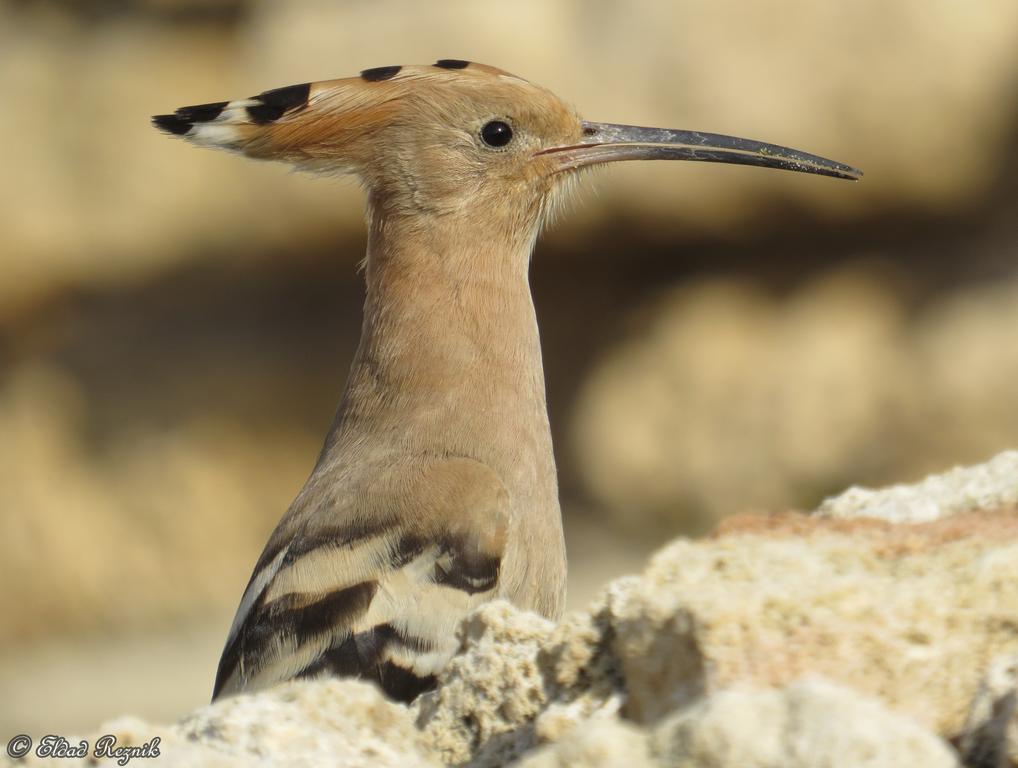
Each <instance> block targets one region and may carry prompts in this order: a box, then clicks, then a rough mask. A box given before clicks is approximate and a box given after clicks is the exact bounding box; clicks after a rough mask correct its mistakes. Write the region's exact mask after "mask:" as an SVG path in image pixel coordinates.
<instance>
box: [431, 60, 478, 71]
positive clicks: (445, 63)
mask: <svg viewBox="0 0 1018 768" xmlns="http://www.w3.org/2000/svg"><path fill="white" fill-rule="evenodd" d="M435 66H436V67H439V68H441V69H466V68H467V67H469V66H470V62H469V61H464V60H463V59H439V60H438V61H436V62H435Z"/></svg>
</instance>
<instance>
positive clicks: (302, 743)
mask: <svg viewBox="0 0 1018 768" xmlns="http://www.w3.org/2000/svg"><path fill="white" fill-rule="evenodd" d="M103 734H112V735H114V736H115V737H116V739H117V743H118V745H120V746H132V745H134V746H140V745H142V744H144V743H146V742H149V741H150V740H151V739H153V738H154V737H159V739H160V742H159V744H158V749H159V755H158V757H157V758H155V759H154V760H153V764H158V765H159V766H160V768H248V767H249V766H287V768H319V766H326V765H341V766H344V767H345V768H429V767H430V768H436V766H437V765H438V763H437V762H436V761H434V760H432V759H431V758H430V757H429V756H428V753H427V751H426V748H425V747H424V746H423V745H421V743H420V734H419V732H418V731H417V730H416V729H415V728H414V726H413V723H412V721H411V720H410V717H409V715H408V713H407V711H406V708H405V707H403V706H400V705H398V704H393V703H391V702H389V701H387V700H386V699H385V698H384V697H383V696H382V694H381V693H380V692H379V691H378V690H377V689H376V688H375V687H374V686H371V685H368V684H366V683H361V682H357V681H354V680H323V681H308V682H295V683H287V684H284V685H282V686H279V687H276V688H273V689H271V690H268V691H265V692H261V693H256V694H252V695H245V696H235V697H232V698H228V699H223V700H221V701H218V702H216V703H215V704H212V705H210V706H207V707H203V708H202V709H199V710H196V711H195V712H193V713H192V714H191V715H189V716H188V717H186V718H184V719H183V720H181V721H180V722H178V723H177V724H176V725H173V726H155V725H152V724H149V723H146V722H144V721H142V720H139V719H137V718H124V719H121V720H118V721H114V722H112V723H108V724H107V725H105V726H103V727H101V728H100V729H99V730H98V732H97V733H96V735H94V736H91V737H87V741H88V743H89V745H90V747H94V745H95V743H96V739H97V738H98V737H99V736H100V735H103ZM69 741H70V742H71V743H72V744H77V743H78V742H79V740H78V739H76V738H71V739H69ZM22 764H23V765H30V766H52V768H58V767H59V768H83V767H84V766H89V767H90V768H91V766H114V765H116V761H115V760H112V759H106V760H100V761H98V762H96V761H93V760H91V759H90V758H87V757H86V758H83V759H81V760H76V759H66V758H50V759H41V758H37V757H34V756H30V757H29V758H28V759H27V760H26V761H25V762H24V763H19V765H22ZM130 764H132V765H135V766H139V765H148V764H149V760H143V759H141V758H137V759H135V760H132V761H131V763H130Z"/></svg>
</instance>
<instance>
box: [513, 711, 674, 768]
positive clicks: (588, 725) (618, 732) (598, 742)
mask: <svg viewBox="0 0 1018 768" xmlns="http://www.w3.org/2000/svg"><path fill="white" fill-rule="evenodd" d="M517 765H518V766H519V768H578V767H579V766H582V767H583V768H618V766H626V768H655V767H656V766H658V765H660V764H659V763H658V762H657V761H656V760H655V759H654V758H653V757H651V754H650V746H649V739H648V736H647V733H646V732H645V731H644V730H643V729H642V728H637V727H636V726H634V725H631V724H630V723H627V722H625V721H622V720H612V719H609V718H604V717H596V718H593V719H591V720H587V721H586V722H584V723H583V724H582V725H580V726H579V727H577V728H576V729H575V730H573V731H571V732H570V733H569V734H568V735H566V736H565V737H564V738H563V739H562V740H561V741H559V742H558V743H556V744H551V745H547V746H544V747H541V748H540V749H538V750H535V751H534V753H533V754H531V755H529V756H528V757H526V758H525V759H523V760H521V761H520V762H519V763H518V764H517Z"/></svg>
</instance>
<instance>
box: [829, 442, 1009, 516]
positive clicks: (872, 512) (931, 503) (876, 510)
mask: <svg viewBox="0 0 1018 768" xmlns="http://www.w3.org/2000/svg"><path fill="white" fill-rule="evenodd" d="M1016 506H1018V451H1005V452H1004V453H1001V454H998V455H997V456H995V457H994V458H993V459H991V460H990V461H988V462H986V463H985V464H980V465H978V466H975V467H956V468H955V469H953V470H951V471H950V472H945V473H944V474H941V475H931V476H930V477H928V478H926V479H925V480H923V481H922V482H920V483H916V484H914V485H895V486H892V487H890V488H882V489H880V490H876V491H874V490H870V489H868V488H857V487H853V488H849V489H848V490H847V491H845V492H844V493H842V494H840V495H838V496H835V497H834V498H831V499H827V500H826V501H825V502H824V503H823V504H821V505H820V507H819V509H817V511H816V514H817V515H818V516H820V517H832V518H843V519H850V518H858V517H873V518H878V519H880V520H887V521H888V522H891V523H923V522H928V521H930V520H938V519H940V518H943V517H948V516H950V515H956V514H959V513H962V512H972V511H974V510H978V509H999V508H1003V507H1016Z"/></svg>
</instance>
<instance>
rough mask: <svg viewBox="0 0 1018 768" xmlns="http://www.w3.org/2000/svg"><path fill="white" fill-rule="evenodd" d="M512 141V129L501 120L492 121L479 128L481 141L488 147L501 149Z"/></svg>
mask: <svg viewBox="0 0 1018 768" xmlns="http://www.w3.org/2000/svg"><path fill="white" fill-rule="evenodd" d="M512 140H513V129H512V128H510V127H509V124H508V123H504V122H502V121H501V120H492V121H491V122H489V123H485V124H484V127H483V128H481V141H483V142H484V143H485V144H487V145H488V146H489V147H496V148H501V147H504V146H505V145H506V144H508V143H509V142H510V141H512Z"/></svg>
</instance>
